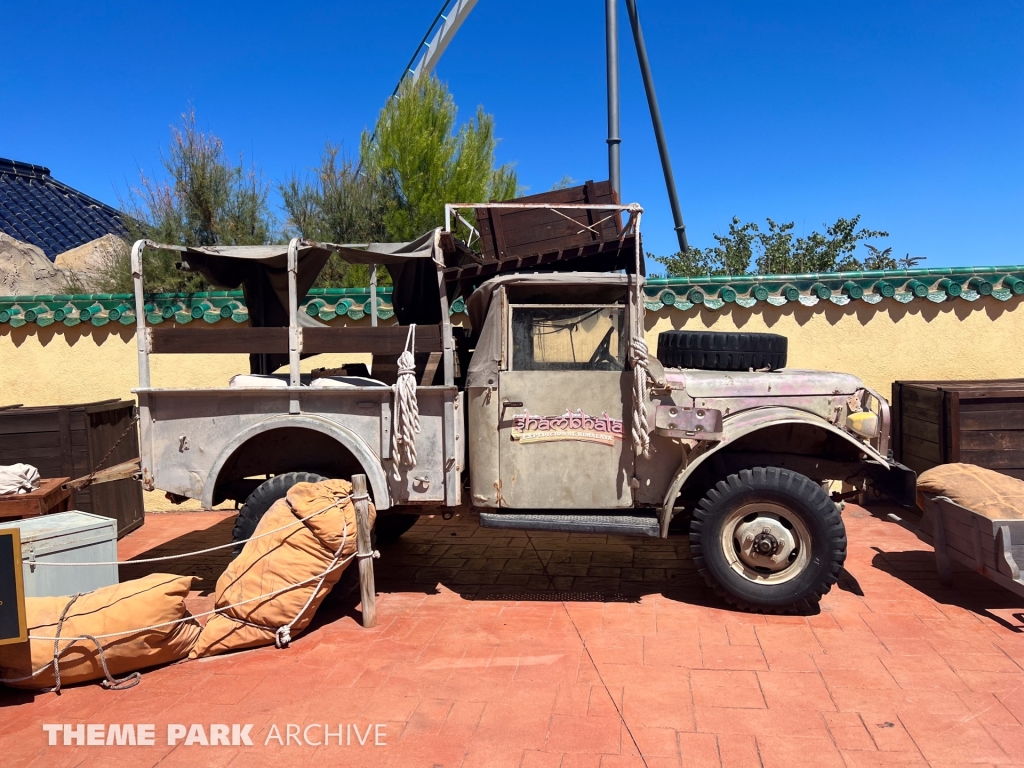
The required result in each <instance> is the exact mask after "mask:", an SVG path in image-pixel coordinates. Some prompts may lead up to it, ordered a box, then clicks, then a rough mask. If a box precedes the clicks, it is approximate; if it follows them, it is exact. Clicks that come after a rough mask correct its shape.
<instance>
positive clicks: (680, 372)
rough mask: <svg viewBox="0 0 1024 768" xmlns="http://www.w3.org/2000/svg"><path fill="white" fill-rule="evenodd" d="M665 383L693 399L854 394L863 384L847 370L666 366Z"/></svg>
mask: <svg viewBox="0 0 1024 768" xmlns="http://www.w3.org/2000/svg"><path fill="white" fill-rule="evenodd" d="M665 383H666V384H668V385H669V386H671V387H672V389H674V390H683V391H685V392H686V394H687V395H689V396H690V397H693V398H701V397H704V398H731V397H799V396H801V395H826V396H835V395H852V394H853V393H854V392H856V391H857V390H858V389H861V388H862V387H863V386H864V384H863V383H862V382H861V380H860V379H858V378H857V377H856V376H852V375H850V374H848V373H829V372H827V371H803V370H797V369H795V368H783V369H781V370H778V371H765V372H757V371H698V370H690V369H680V368H666V369H665Z"/></svg>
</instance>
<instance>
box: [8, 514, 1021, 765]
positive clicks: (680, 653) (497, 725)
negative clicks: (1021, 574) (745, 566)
mask: <svg viewBox="0 0 1024 768" xmlns="http://www.w3.org/2000/svg"><path fill="white" fill-rule="evenodd" d="M884 511H885V510H881V511H879V510H872V512H869V511H867V510H864V509H861V508H858V507H854V506H848V507H847V509H846V511H845V512H844V517H845V518H846V522H847V527H848V532H849V538H850V553H849V559H848V561H847V571H846V572H845V573H844V575H843V578H842V580H841V582H840V585H839V586H838V587H836V588H835V589H833V591H832V592H831V593H830V594H829V595H827V596H826V598H825V599H824V600H823V602H822V606H821V611H820V612H819V613H817V614H815V615H811V616H786V617H776V616H760V615H754V614H744V613H738V612H735V611H733V610H730V609H729V608H728V607H726V606H725V605H724V604H722V603H721V602H720V601H719V600H718V599H717V598H715V596H714V595H713V594H712V593H710V592H709V591H708V590H707V589H706V588H704V587H703V585H702V583H701V582H700V580H699V578H698V576H697V574H696V573H695V571H694V568H693V563H692V560H691V559H690V555H689V548H688V546H687V543H686V540H685V538H683V537H677V538H671V539H669V540H667V541H660V540H639V539H627V538H619V537H609V536H584V535H561V534H540V533H530V534H526V533H525V532H509V531H489V530H484V529H480V528H478V527H477V525H476V520H475V519H474V518H473V517H472V516H469V517H456V518H454V519H452V520H449V521H445V520H443V519H441V518H439V517H435V518H423V519H421V521H420V522H419V523H417V525H416V526H415V527H414V528H413V529H412V530H411V531H410V532H409V533H408V534H406V536H405V537H403V538H402V540H401V541H399V542H398V543H396V544H394V545H392V546H390V547H387V548H385V549H384V551H383V552H382V558H381V560H379V561H377V565H376V569H377V585H378V591H379V598H378V614H379V618H380V624H379V626H377V627H376V628H374V629H371V630H364V629H363V628H362V627H361V626H360V624H359V615H360V614H359V606H358V604H357V601H358V598H357V596H355V595H351V594H350V595H349V596H341V595H332V596H331V597H330V598H329V599H328V601H327V602H326V603H325V604H324V606H323V607H322V608H321V611H320V612H319V614H318V615H317V617H316V619H315V620H314V623H313V625H312V626H311V628H310V630H308V631H307V632H306V633H305V634H303V635H301V636H299V637H298V638H297V639H296V640H295V641H294V642H293V644H292V646H291V648H290V649H288V650H283V651H281V650H275V649H273V648H264V649H258V650H253V651H247V652H243V653H237V654H233V655H228V656H221V657H216V658H213V659H210V660H205V661H198V662H187V663H179V664H176V665H172V666H168V667H164V668H160V669H154V670H151V671H149V672H147V673H145V674H144V676H143V679H142V683H141V684H140V685H139V686H138V687H136V688H133V689H130V690H127V691H120V692H114V691H106V690H104V689H102V688H101V687H100V686H98V685H78V686H73V687H69V688H67V689H65V691H64V693H63V695H61V696H59V697H58V696H55V695H54V694H50V693H46V694H37V695H34V696H33V695H31V694H27V693H19V692H14V691H10V690H4V691H0V756H2V757H0V763H2V764H3V765H5V766H25V765H33V766H35V765H41V766H64V765H68V766H72V765H74V766H79V765H81V766H93V765H96V766H98V765H117V766H134V765H139V766H152V765H157V764H159V765H161V766H175V765H204V766H206V765H231V766H232V767H233V768H234V767H236V766H242V767H244V766H249V765H271V764H272V765H275V766H280V765H288V766H290V765H304V764H324V765H353V766H355V765H358V766H378V765H379V766H384V765H386V766H445V767H448V766H452V767H456V766H467V767H468V766H495V767H502V766H508V767H509V768H513V767H514V768H548V767H555V766H559V767H560V768H575V767H577V766H579V767H581V768H583V767H590V766H595V767H596V766H602V767H611V766H650V767H652V768H653V767H654V766H659V767H661V766H704V765H709V766H719V765H720V766H746V765H750V766H758V765H760V766H794V765H813V766H829V765H849V766H874V765H947V764H948V765H960V764H971V765H979V764H981V765H986V764H987V765H1008V764H1021V765H1024V602H1022V601H1020V600H1017V599H1015V598H1014V597H1013V596H1012V595H1010V594H1009V593H1007V592H1005V591H1003V590H1001V589H999V588H997V587H995V586H993V585H991V584H990V583H989V582H987V581H985V580H984V579H982V578H981V577H979V576H977V575H975V574H972V573H969V572H966V571H958V572H957V573H956V584H957V587H956V589H953V590H949V589H944V588H942V587H940V585H939V584H938V581H937V579H936V577H935V571H934V559H933V555H932V551H931V549H930V548H929V547H928V546H927V545H925V544H923V543H922V542H920V541H919V540H918V539H917V538H916V537H915V536H914V535H913V534H912V533H910V532H909V531H907V530H904V529H903V528H901V527H899V526H897V525H895V524H893V523H891V522H886V521H884V520H883V519H882V517H883V513H884ZM231 526H232V515H231V514H230V513H225V512H209V513H182V514H166V515H150V516H149V517H148V519H147V521H146V525H145V526H144V527H143V528H141V529H140V530H139V531H137V532H135V533H133V534H131V535H130V536H129V537H127V538H126V539H124V540H123V541H122V542H121V544H120V549H121V556H122V557H136V556H140V555H142V554H144V553H145V554H146V555H147V556H157V555H162V554H168V553H171V552H187V551H192V550H195V549H199V548H202V547H205V546H211V545H212V544H216V543H222V542H224V541H227V540H228V538H229V536H230V531H231ZM229 557H230V556H229V555H227V554H214V555H207V556H204V557H197V558H192V559H191V560H188V561H179V562H178V564H177V565H176V566H175V567H174V568H173V570H174V571H175V572H179V573H196V574H199V575H202V576H203V577H204V582H203V584H202V585H201V586H202V590H200V591H197V592H195V593H194V594H193V596H192V597H191V598H190V600H189V604H190V607H191V608H192V609H193V610H195V611H201V610H205V609H207V608H208V607H209V605H210V603H211V601H212V596H211V595H210V591H211V590H212V589H213V586H214V582H215V580H216V576H217V574H218V573H219V572H220V570H221V569H223V567H224V565H225V564H226V563H227V561H228V559H229ZM143 569H144V566H126V567H124V568H123V570H122V578H130V577H133V576H139V575H141V574H142V573H145V572H146V571H145V570H143ZM43 723H72V724H75V723H104V724H111V723H154V724H156V725H157V728H156V734H157V739H156V742H157V745H156V746H153V747H141V746H137V747H85V746H82V747H79V746H63V745H61V744H60V740H59V737H58V746H52V747H50V746H47V743H46V734H45V733H43V731H42V724H43ZM168 723H182V724H191V723H199V724H212V723H225V724H234V723H239V724H250V723H251V724H252V726H253V727H252V731H251V734H252V740H253V742H254V743H255V746H252V747H247V746H239V747H229V746H211V747H201V746H184V745H181V746H177V747H170V746H167V745H166V740H165V738H164V735H165V733H166V724H168ZM290 723H291V724H298V725H301V726H302V727H303V728H304V727H306V726H307V725H310V724H324V723H326V724H330V727H331V729H332V731H334V730H335V729H336V728H337V724H339V723H340V724H352V726H353V727H357V728H360V729H362V730H363V731H365V729H366V727H367V726H368V725H370V724H376V723H382V724H386V725H385V728H384V734H385V735H384V737H383V741H384V742H385V744H386V745H385V746H373V745H372V744H373V736H372V735H371V736H370V737H369V739H367V740H366V741H367V743H366V745H364V746H359V744H358V741H357V739H356V738H355V737H352V736H349V738H350V740H351V741H352V744H351V745H346V746H338V745H337V744H336V743H334V742H333V741H332V742H331V743H330V744H328V745H321V746H308V745H296V744H291V745H280V744H278V743H277V741H273V740H272V741H270V742H269V744H267V743H265V742H266V739H267V735H268V734H270V733H272V730H271V728H272V726H275V725H276V727H277V729H278V730H279V732H280V733H281V735H282V737H284V736H285V735H286V733H287V731H286V726H287V724H290ZM320 735H321V730H320V729H319V728H314V729H313V730H312V732H311V733H310V740H311V741H317V740H320V738H319V737H320ZM336 738H337V737H335V741H336ZM364 738H365V737H364Z"/></svg>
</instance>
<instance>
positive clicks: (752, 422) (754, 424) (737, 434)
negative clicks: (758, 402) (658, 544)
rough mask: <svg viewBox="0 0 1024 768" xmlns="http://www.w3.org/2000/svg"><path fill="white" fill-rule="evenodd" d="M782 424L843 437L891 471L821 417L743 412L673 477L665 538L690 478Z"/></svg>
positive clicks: (664, 511)
mask: <svg viewBox="0 0 1024 768" xmlns="http://www.w3.org/2000/svg"><path fill="white" fill-rule="evenodd" d="M780 424H809V425H811V426H813V427H817V428H818V429H824V430H825V431H826V432H831V433H832V434H834V435H837V436H838V437H841V438H842V439H843V440H845V441H846V442H848V443H850V445H852V446H854V447H855V448H856V449H857V450H858V451H860V452H862V453H865V454H867V455H868V456H869V457H870V458H872V459H874V460H875V461H877V462H879V463H880V464H881V465H882V466H884V467H888V466H889V462H888V461H886V459H885V458H884V457H883V456H882V455H881V454H879V453H878V451H876V450H875V449H874V448H872V447H871V446H870V445H867V444H866V443H862V442H861V441H860V440H857V439H856V438H855V437H853V436H852V435H849V434H847V433H846V432H844V431H843V430H841V429H839V427H837V426H835V425H834V424H832V423H830V422H828V421H825V420H824V419H823V418H821V417H820V416H818V415H816V414H813V413H808V412H807V411H801V410H799V409H797V408H787V407H786V406H767V407H764V408H753V409H751V410H748V411H742V412H740V413H737V414H735V415H734V416H726V417H725V418H724V419H723V420H722V439H721V440H720V441H718V443H717V444H715V445H713V446H711V447H709V448H708V449H707V450H705V451H704V452H703V453H701V454H700V455H699V456H697V457H696V458H695V459H694V460H693V461H691V462H687V461H683V463H682V464H680V466H679V469H677V470H676V472H675V474H674V475H673V476H672V482H671V483H669V486H668V490H667V491H666V492H665V500H664V502H663V503H662V507H661V509H660V510H658V518H659V521H660V522H661V536H662V538H667V537H668V525H669V523H670V522H671V521H672V508H673V506H674V505H675V501H676V498H677V497H678V496H679V492H680V491H681V490H682V489H683V486H684V485H686V481H687V480H689V479H690V476H691V475H692V474H693V473H694V472H695V471H696V470H697V469H698V468H699V467H700V465H701V464H703V463H704V462H705V461H706V460H707V459H708V458H709V457H710V456H714V455H715V454H716V453H718V452H719V451H720V450H722V448H724V447H725V446H727V445H728V444H729V443H731V442H734V441H735V440H738V439H739V438H741V437H744V436H745V435H749V434H752V433H754V432H757V431H758V430H759V429H764V428H765V427H774V426H778V425H780Z"/></svg>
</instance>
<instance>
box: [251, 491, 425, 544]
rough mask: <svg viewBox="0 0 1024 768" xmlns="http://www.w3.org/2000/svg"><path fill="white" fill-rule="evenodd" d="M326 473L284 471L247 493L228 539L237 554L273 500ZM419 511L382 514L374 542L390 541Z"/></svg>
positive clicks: (409, 523)
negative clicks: (296, 485) (296, 486)
mask: <svg viewBox="0 0 1024 768" xmlns="http://www.w3.org/2000/svg"><path fill="white" fill-rule="evenodd" d="M326 479H327V478H326V477H323V476H322V475H317V474H315V473H313V472H286V473H285V474H283V475H276V476H275V477H272V478H270V479H269V480H267V481H266V482H265V483H263V484H262V485H260V486H259V487H258V488H256V490H255V491H253V492H252V493H251V494H249V498H247V499H246V500H245V504H243V505H242V508H241V509H240V510H239V512H238V517H236V518H235V527H234V530H232V531H231V540H232V541H235V542H237V543H238V545H237V546H236V547H235V548H234V550H233V552H234V554H235V556H236V557H237V556H238V554H239V553H240V552H241V551H242V547H243V546H245V542H246V541H248V540H249V538H250V537H251V536H252V535H253V533H255V532H256V526H258V525H259V524H260V520H262V519H263V516H264V515H265V514H266V513H267V510H269V509H270V508H271V507H272V506H273V505H274V502H275V501H278V500H280V499H283V498H284V497H285V496H287V495H288V490H289V489H290V488H291V487H292V486H293V485H295V484H296V483H319V482H320V481H321V480H326ZM418 519H419V516H418V515H409V514H402V513H396V514H390V515H386V514H382V515H381V516H380V517H378V518H377V521H376V523H375V524H374V529H373V531H374V537H375V542H376V543H377V544H390V543H391V542H393V541H397V540H398V538H399V537H400V536H401V535H402V534H403V533H405V532H406V531H408V530H409V529H410V528H412V527H413V525H414V524H415V523H416V521H417V520H418Z"/></svg>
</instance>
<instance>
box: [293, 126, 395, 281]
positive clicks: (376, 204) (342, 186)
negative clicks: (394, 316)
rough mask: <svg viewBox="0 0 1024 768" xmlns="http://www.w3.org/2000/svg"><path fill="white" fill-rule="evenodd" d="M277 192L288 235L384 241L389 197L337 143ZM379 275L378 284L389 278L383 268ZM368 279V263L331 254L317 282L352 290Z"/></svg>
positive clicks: (335, 240)
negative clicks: (354, 262) (311, 166)
mask: <svg viewBox="0 0 1024 768" xmlns="http://www.w3.org/2000/svg"><path fill="white" fill-rule="evenodd" d="M280 191H281V198H282V202H283V205H284V209H285V212H286V213H287V214H288V220H287V222H286V225H287V227H288V229H289V230H290V231H289V233H288V234H293V233H294V234H297V235H299V236H301V237H304V238H307V239H309V240H318V241H321V242H327V243H339V244H346V243H373V242H381V241H385V240H387V231H386V229H385V226H384V221H385V218H386V215H387V212H388V210H389V208H390V207H391V205H392V201H391V199H390V198H389V196H388V195H386V194H385V193H384V190H383V189H382V187H381V185H380V183H378V180H377V178H376V177H375V176H372V175H370V174H368V173H360V172H359V171H358V169H357V168H356V165H355V164H354V163H353V162H352V161H351V160H350V159H349V158H347V157H345V155H344V154H343V153H342V152H341V148H340V147H339V146H337V145H333V144H331V143H330V142H328V143H327V145H326V147H325V148H324V151H323V154H322V155H321V156H320V165H319V166H318V167H317V168H315V169H313V172H312V174H308V173H307V174H305V175H301V176H300V175H299V174H292V177H291V178H290V179H288V181H286V182H285V183H284V184H281V185H280ZM379 277H380V280H381V283H382V284H384V283H386V282H388V281H389V280H390V277H389V276H388V274H387V271H386V270H380V272H379ZM369 279H370V274H369V268H368V267H366V266H364V265H361V264H348V263H346V262H344V261H342V260H341V259H340V258H339V257H338V256H337V255H336V254H335V255H332V256H331V258H330V260H329V261H328V262H327V264H326V266H324V269H323V271H322V272H321V273H320V276H319V278H317V286H318V287H332V288H352V287H358V286H365V285H367V284H368V283H369Z"/></svg>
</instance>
